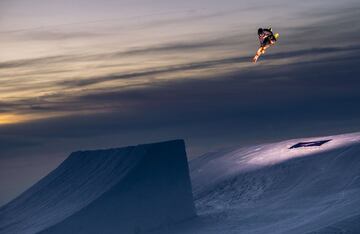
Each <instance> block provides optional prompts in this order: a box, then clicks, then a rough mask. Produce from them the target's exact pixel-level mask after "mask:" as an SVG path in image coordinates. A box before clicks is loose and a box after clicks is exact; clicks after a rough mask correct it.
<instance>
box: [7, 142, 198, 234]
mask: <svg viewBox="0 0 360 234" xmlns="http://www.w3.org/2000/svg"><path fill="white" fill-rule="evenodd" d="M194 215H195V210H194V204H193V197H192V194H191V185H190V178H189V170H188V164H187V158H186V153H185V146H184V142H183V141H182V140H177V141H170V142H163V143H157V144H148V145H139V146H133V147H126V148H120V149H109V150H95V151H79V152H75V153H72V154H71V155H70V156H69V158H68V159H66V160H65V161H64V162H63V163H62V164H61V165H60V166H59V167H58V168H57V169H55V170H54V171H53V172H51V173H50V174H49V175H48V176H46V177H45V178H44V179H42V180H41V181H39V182H38V183H37V184H35V185H34V186H32V187H31V188H30V189H29V190H27V191H25V192H24V193H23V194H22V195H20V196H19V197H18V198H16V199H15V200H13V201H12V202H10V203H9V204H7V205H5V206H4V207H2V208H1V209H0V233H1V234H12V233H13V234H25V233H29V234H30V233H59V234H65V233H76V234H81V233H84V234H91V233H96V234H99V233H142V232H143V231H144V230H149V229H153V228H157V227H159V226H164V225H165V226H168V225H170V224H172V223H175V222H178V221H180V220H184V219H188V218H191V217H193V216H194Z"/></svg>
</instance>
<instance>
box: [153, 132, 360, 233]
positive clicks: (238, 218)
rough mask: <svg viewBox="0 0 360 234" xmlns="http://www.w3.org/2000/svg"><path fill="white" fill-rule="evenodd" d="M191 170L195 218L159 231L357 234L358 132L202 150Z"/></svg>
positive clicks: (359, 219) (359, 188)
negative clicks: (208, 151) (318, 143)
mask: <svg viewBox="0 0 360 234" xmlns="http://www.w3.org/2000/svg"><path fill="white" fill-rule="evenodd" d="M329 139H331V141H329V142H327V143H324V144H323V145H321V146H313V147H311V146H310V147H300V148H293V149H289V148H291V146H293V145H295V144H297V143H299V142H312V141H318V140H329ZM190 169H191V177H192V185H193V191H194V196H195V204H196V207H197V211H198V218H197V219H194V220H193V221H191V222H186V223H184V224H182V225H178V226H176V227H174V228H173V229H171V230H166V231H164V232H160V233H174V234H175V233H176V234H180V233H181V234H195V233H196V234H205V233H206V234H219V233H244V234H247V233H258V234H264V233H266V234H269V233H295V234H296V233H360V133H356V134H346V135H338V136H327V137H315V138H307V139H294V140H288V141H283V142H279V143H273V144H264V145H259V146H253V147H246V148H238V149H230V150H228V151H222V152H215V153H208V154H205V155H203V156H202V157H199V158H197V159H194V160H192V161H190Z"/></svg>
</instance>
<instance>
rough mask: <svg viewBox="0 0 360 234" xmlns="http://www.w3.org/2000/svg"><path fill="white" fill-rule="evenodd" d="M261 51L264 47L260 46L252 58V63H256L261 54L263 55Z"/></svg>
mask: <svg viewBox="0 0 360 234" xmlns="http://www.w3.org/2000/svg"><path fill="white" fill-rule="evenodd" d="M263 49H264V47H262V46H260V48H259V49H258V50H257V52H256V54H255V56H254V58H253V62H254V63H256V61H257V60H258V58H259V57H260V55H261V54H263V52H262V51H263Z"/></svg>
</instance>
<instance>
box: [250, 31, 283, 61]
mask: <svg viewBox="0 0 360 234" xmlns="http://www.w3.org/2000/svg"><path fill="white" fill-rule="evenodd" d="M258 36H259V41H260V48H259V49H258V51H257V52H256V54H255V56H254V58H253V62H254V63H256V61H257V60H258V58H259V57H260V55H262V54H264V53H265V51H266V49H268V48H269V47H270V46H272V45H274V44H275V42H276V40H277V39H278V38H279V33H275V34H274V33H273V32H272V29H271V28H259V29H258Z"/></svg>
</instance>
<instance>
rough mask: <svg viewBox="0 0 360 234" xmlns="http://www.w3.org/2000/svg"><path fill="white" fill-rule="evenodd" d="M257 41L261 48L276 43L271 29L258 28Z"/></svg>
mask: <svg viewBox="0 0 360 234" xmlns="http://www.w3.org/2000/svg"><path fill="white" fill-rule="evenodd" d="M258 35H259V41H260V45H261V46H266V45H269V44H273V43H274V42H275V41H276V38H275V37H274V34H273V32H272V31H271V29H266V28H264V29H263V28H259V29H258Z"/></svg>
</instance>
